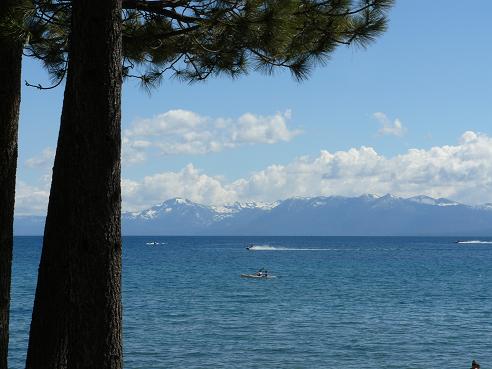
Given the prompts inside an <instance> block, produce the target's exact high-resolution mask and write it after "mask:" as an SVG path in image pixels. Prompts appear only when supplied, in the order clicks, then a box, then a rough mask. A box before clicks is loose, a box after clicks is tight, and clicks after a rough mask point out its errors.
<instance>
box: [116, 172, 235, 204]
mask: <svg viewBox="0 0 492 369" xmlns="http://www.w3.org/2000/svg"><path fill="white" fill-rule="evenodd" d="M121 187H122V196H123V199H124V209H125V210H127V211H128V210H129V211H132V210H138V209H143V208H146V207H149V206H151V205H154V204H157V203H160V202H162V201H164V200H167V199H170V198H172V197H186V198H188V199H190V200H192V201H196V202H199V203H223V202H230V201H234V200H235V199H236V193H235V192H234V191H233V190H232V189H227V188H226V186H224V185H223V183H222V181H221V179H219V178H218V177H213V176H208V175H206V174H203V173H202V172H201V171H199V170H198V169H196V168H195V167H194V166H193V165H192V164H188V165H187V166H186V167H184V168H183V169H182V170H180V171H179V172H166V173H159V174H155V175H153V176H146V177H144V178H143V180H142V181H132V180H128V179H123V181H122V183H121Z"/></svg>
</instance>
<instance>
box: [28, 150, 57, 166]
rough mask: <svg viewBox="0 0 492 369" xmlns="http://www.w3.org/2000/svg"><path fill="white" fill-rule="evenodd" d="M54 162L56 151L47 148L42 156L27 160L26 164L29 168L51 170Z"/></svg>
mask: <svg viewBox="0 0 492 369" xmlns="http://www.w3.org/2000/svg"><path fill="white" fill-rule="evenodd" d="M54 160H55V150H53V149H52V148H51V147H47V148H45V149H44V150H43V151H42V152H41V154H40V155H38V156H36V157H33V158H29V159H27V160H26V162H25V164H26V166H27V167H28V168H51V167H52V166H53V161H54Z"/></svg>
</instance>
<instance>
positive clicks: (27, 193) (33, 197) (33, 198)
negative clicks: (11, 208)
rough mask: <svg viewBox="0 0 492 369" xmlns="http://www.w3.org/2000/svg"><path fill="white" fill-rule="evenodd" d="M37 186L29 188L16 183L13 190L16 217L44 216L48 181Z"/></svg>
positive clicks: (48, 188) (24, 184) (47, 197)
mask: <svg viewBox="0 0 492 369" xmlns="http://www.w3.org/2000/svg"><path fill="white" fill-rule="evenodd" d="M44 180H45V178H43V182H44V183H41V184H40V185H39V186H31V185H29V184H27V183H25V182H23V181H17V184H16V189H15V214H16V215H33V214H36V215H45V214H46V210H47V209H48V199H49V196H50V187H49V181H48V182H45V181H44Z"/></svg>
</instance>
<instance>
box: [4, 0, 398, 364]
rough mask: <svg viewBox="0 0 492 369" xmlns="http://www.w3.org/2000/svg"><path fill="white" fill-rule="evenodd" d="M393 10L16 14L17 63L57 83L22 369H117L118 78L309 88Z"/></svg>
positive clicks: (159, 4)
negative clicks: (244, 77) (290, 79)
mask: <svg viewBox="0 0 492 369" xmlns="http://www.w3.org/2000/svg"><path fill="white" fill-rule="evenodd" d="M391 4H392V0H361V1H354V0H328V1H320V0H287V1H285V0H284V1H280V0H277V1H275V0H235V1H234V0H228V1H226V0H222V1H217V0H203V1H187V0H167V1H164V0H162V1H161V0H108V1H107V2H101V3H98V6H97V7H95V6H94V4H93V3H92V6H90V5H91V3H90V2H89V1H87V0H85V1H84V0H77V1H75V0H73V1H69V0H35V1H34V6H33V7H30V8H29V7H28V8H25V9H26V11H25V14H26V16H25V17H24V19H23V20H22V21H21V22H18V23H17V25H13V26H12V27H11V28H12V29H16V30H17V31H18V33H19V34H21V35H23V37H25V38H26V39H28V40H29V44H28V47H27V52H26V53H27V55H29V56H32V57H35V58H38V59H41V60H42V61H43V63H44V65H45V66H46V68H47V69H48V71H49V73H50V74H51V76H52V77H53V79H54V82H55V85H57V84H59V83H60V82H61V81H63V80H64V79H65V77H66V86H65V97H64V104H63V111H62V119H61V127H60V135H59V140H58V147H57V154H56V159H55V167H54V171H53V181H52V188H51V194H50V202H49V207H48V217H47V221H46V227H45V237H44V241H43V253H42V257H41V263H40V269H39V276H38V286H37V290H36V299H35V305H34V311H33V320H32V324H31V333H30V341H29V350H28V357H27V367H28V368H65V367H70V368H72V367H77V368H89V367H91V368H92V367H101V368H119V367H121V306H120V304H121V301H120V300H121V296H120V277H121V237H120V219H119V216H120V206H121V200H120V183H119V181H120V146H121V143H120V106H119V104H120V88H121V77H122V76H123V77H127V78H138V79H140V80H141V82H142V85H143V86H144V87H146V88H150V87H154V86H157V85H158V84H159V83H160V82H161V81H162V80H163V79H164V78H165V77H166V76H169V75H171V76H174V77H176V78H179V79H182V80H185V81H199V80H205V79H206V78H208V77H210V76H215V75H218V74H221V73H223V74H227V75H230V76H231V77H236V76H238V75H240V74H244V73H247V72H248V71H249V70H251V69H256V70H260V71H264V72H266V73H272V72H273V70H274V69H275V68H277V67H285V68H288V69H289V70H290V71H291V72H292V74H293V76H294V77H295V78H297V79H303V78H307V76H308V74H309V71H310V69H311V68H312V67H314V66H316V65H322V64H324V63H325V62H326V61H327V60H328V59H329V57H330V56H331V54H332V53H333V51H334V50H335V49H336V47H337V46H339V45H352V44H355V45H359V46H362V47H364V46H366V45H367V44H368V43H369V42H371V41H372V40H373V39H375V37H377V36H378V35H379V34H381V33H382V32H383V31H384V30H385V28H386V12H387V10H388V8H389V7H390V5H391ZM16 27H17V28H16ZM121 37H122V38H123V46H122V47H121V43H120V39H121ZM122 55H123V57H122ZM38 87H39V88H43V87H42V86H38Z"/></svg>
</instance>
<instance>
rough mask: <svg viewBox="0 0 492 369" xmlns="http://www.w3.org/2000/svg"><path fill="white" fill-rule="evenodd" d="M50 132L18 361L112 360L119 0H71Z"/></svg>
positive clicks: (114, 364) (116, 341)
mask: <svg viewBox="0 0 492 369" xmlns="http://www.w3.org/2000/svg"><path fill="white" fill-rule="evenodd" d="M72 6H73V14H72V34H71V48H70V49H71V52H70V59H69V67H68V75H67V83H66V86H65V96H64V100H63V110H62V117H61V126H60V133H59V137H58V146H57V151H56V158H55V164H54V168H53V180H52V185H51V193H50V200H49V205H48V215H47V220H46V226H45V233H44V241H43V252H42V256H41V264H40V268H39V274H38V285H37V289H36V298H35V303H34V311H33V318H32V323H31V333H30V340H29V349H28V358H27V364H26V366H27V368H29V369H31V368H39V369H55V368H65V367H68V368H70V369H86V368H87V369H89V368H98V369H118V368H121V367H122V343H121V226H120V215H121V188H120V164H121V161H120V151H121V132H120V131H121V127H120V100H121V0H106V1H101V2H97V6H96V4H95V3H94V2H92V1H89V0H74V1H73V2H72Z"/></svg>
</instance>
